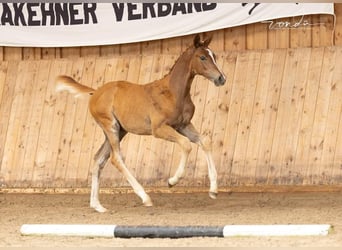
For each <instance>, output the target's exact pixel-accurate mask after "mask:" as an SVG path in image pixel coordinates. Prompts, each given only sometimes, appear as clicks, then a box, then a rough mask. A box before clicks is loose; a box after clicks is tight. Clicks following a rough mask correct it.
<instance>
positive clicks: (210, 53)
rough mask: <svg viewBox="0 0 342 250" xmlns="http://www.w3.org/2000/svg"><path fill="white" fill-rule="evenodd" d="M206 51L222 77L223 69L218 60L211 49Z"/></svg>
mask: <svg viewBox="0 0 342 250" xmlns="http://www.w3.org/2000/svg"><path fill="white" fill-rule="evenodd" d="M205 50H206V51H207V52H208V54H209V56H210V57H211V60H212V61H213V63H214V65H215V66H216V68H217V70H218V71H219V72H220V74H221V75H223V73H222V71H221V69H220V68H219V67H218V66H217V64H216V60H215V58H214V54H213V52H212V51H211V50H210V49H205Z"/></svg>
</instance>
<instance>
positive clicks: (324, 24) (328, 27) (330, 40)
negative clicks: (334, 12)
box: [319, 15, 334, 46]
mask: <svg viewBox="0 0 342 250" xmlns="http://www.w3.org/2000/svg"><path fill="white" fill-rule="evenodd" d="M319 23H321V25H320V26H319V27H320V31H319V37H320V46H333V45H334V37H333V35H334V34H333V30H334V17H333V16H331V15H320V19H319Z"/></svg>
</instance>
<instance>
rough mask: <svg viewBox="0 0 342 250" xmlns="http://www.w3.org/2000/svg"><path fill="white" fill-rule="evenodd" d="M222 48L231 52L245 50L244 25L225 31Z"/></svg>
mask: <svg viewBox="0 0 342 250" xmlns="http://www.w3.org/2000/svg"><path fill="white" fill-rule="evenodd" d="M224 48H225V50H233V51H240V50H244V49H246V25H242V26H238V27H233V28H227V29H225V41H224Z"/></svg>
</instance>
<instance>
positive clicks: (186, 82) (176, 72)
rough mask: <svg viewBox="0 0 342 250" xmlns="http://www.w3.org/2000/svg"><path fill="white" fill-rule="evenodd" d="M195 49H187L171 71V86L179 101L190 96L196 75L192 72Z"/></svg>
mask: <svg viewBox="0 0 342 250" xmlns="http://www.w3.org/2000/svg"><path fill="white" fill-rule="evenodd" d="M192 53H193V49H191V48H189V49H187V50H186V51H185V52H184V53H183V54H182V55H181V56H180V57H179V58H178V59H177V61H176V63H175V65H174V66H173V67H172V69H171V71H170V80H169V88H170V90H171V92H172V93H173V94H174V95H175V97H176V99H177V101H181V102H182V101H183V100H184V98H186V97H188V96H190V88H191V84H192V81H193V79H194V77H195V75H194V74H193V72H191V65H190V62H191V58H192Z"/></svg>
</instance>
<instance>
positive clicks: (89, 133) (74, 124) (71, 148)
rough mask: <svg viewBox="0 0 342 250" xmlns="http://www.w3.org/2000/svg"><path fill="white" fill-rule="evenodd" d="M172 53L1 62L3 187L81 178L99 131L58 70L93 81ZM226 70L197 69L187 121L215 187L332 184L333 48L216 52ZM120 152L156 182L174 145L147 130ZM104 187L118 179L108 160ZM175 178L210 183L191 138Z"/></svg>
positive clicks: (174, 156)
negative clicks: (215, 73) (207, 151)
mask: <svg viewBox="0 0 342 250" xmlns="http://www.w3.org/2000/svg"><path fill="white" fill-rule="evenodd" d="M176 58H177V55H174V56H171V55H152V56H132V57H114V58H89V57H88V58H79V59H74V60H71V59H59V60H36V61H20V62H19V63H18V62H13V61H10V62H2V63H0V145H2V146H1V147H0V163H1V164H0V185H1V187H17V188H19V187H87V186H88V184H89V181H90V170H91V168H92V165H93V161H92V157H93V155H94V153H95V152H96V150H97V149H98V147H99V146H100V145H101V143H102V141H103V135H102V132H101V131H100V129H99V128H98V126H97V125H96V124H95V123H94V121H93V120H92V118H91V116H90V114H89V112H88V111H87V100H86V99H85V100H82V99H74V98H73V97H71V96H68V95H67V94H66V93H55V92H54V79H55V77H56V76H57V75H58V74H68V75H72V76H74V77H75V78H76V79H78V80H80V81H81V82H83V83H84V84H87V85H89V86H93V87H97V86H100V85H102V84H103V83H104V82H106V81H108V80H112V79H127V80H129V81H134V82H140V83H146V82H149V81H151V80H153V79H157V78H160V77H161V76H162V75H164V74H165V73H167V72H168V71H169V69H170V67H171V66H172V65H173V63H174V61H175V59H176ZM218 64H219V65H220V66H221V67H222V68H223V70H224V72H226V75H227V77H228V82H227V83H226V85H225V86H223V87H220V88H218V87H215V86H214V85H213V84H212V83H210V82H208V81H207V80H206V79H204V78H202V77H197V78H196V79H195V82H194V85H193V88H192V96H193V100H194V102H195V105H196V112H195V116H194V119H193V121H194V124H195V126H196V127H197V128H198V129H199V130H200V131H201V132H202V133H204V134H207V135H209V136H211V137H212V139H213V143H214V160H215V162H216V164H217V168H218V173H219V184H220V186H221V187H223V186H245V185H254V184H258V185H293V184H295V185H305V184H312V185H317V184H339V183H340V182H341V180H342V116H341V111H342V98H341V96H342V72H341V71H342V68H341V67H339V65H341V64H342V47H339V46H336V47H319V48H300V49H268V50H249V51H241V52H237V51H235V52H228V53H226V54H221V55H220V56H219V58H218ZM122 152H123V155H124V157H125V160H126V163H127V165H128V167H129V169H130V170H131V171H132V172H133V173H134V174H135V176H137V177H138V179H139V180H140V181H141V182H142V183H143V184H144V185H145V186H166V180H167V178H168V177H169V176H170V175H171V174H172V173H173V172H174V171H175V167H176V165H177V163H178V160H179V150H178V148H177V146H174V145H173V144H172V143H169V142H164V141H161V140H159V139H154V138H152V137H148V136H145V137H140V136H135V135H129V136H127V137H126V138H125V139H124V141H123V142H122ZM102 180H103V182H102V183H103V185H104V186H107V187H122V186H127V182H126V181H125V180H123V178H122V176H121V175H120V174H119V172H118V171H117V170H115V169H114V168H113V167H111V166H107V167H106V169H105V170H104V174H103V179H102ZM180 185H181V186H194V187H196V186H206V185H208V179H207V167H206V163H205V159H204V155H203V154H202V152H201V151H200V150H198V147H197V146H194V147H193V151H192V152H191V156H190V161H189V166H188V168H187V171H186V176H185V178H184V180H182V181H181V183H180Z"/></svg>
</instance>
